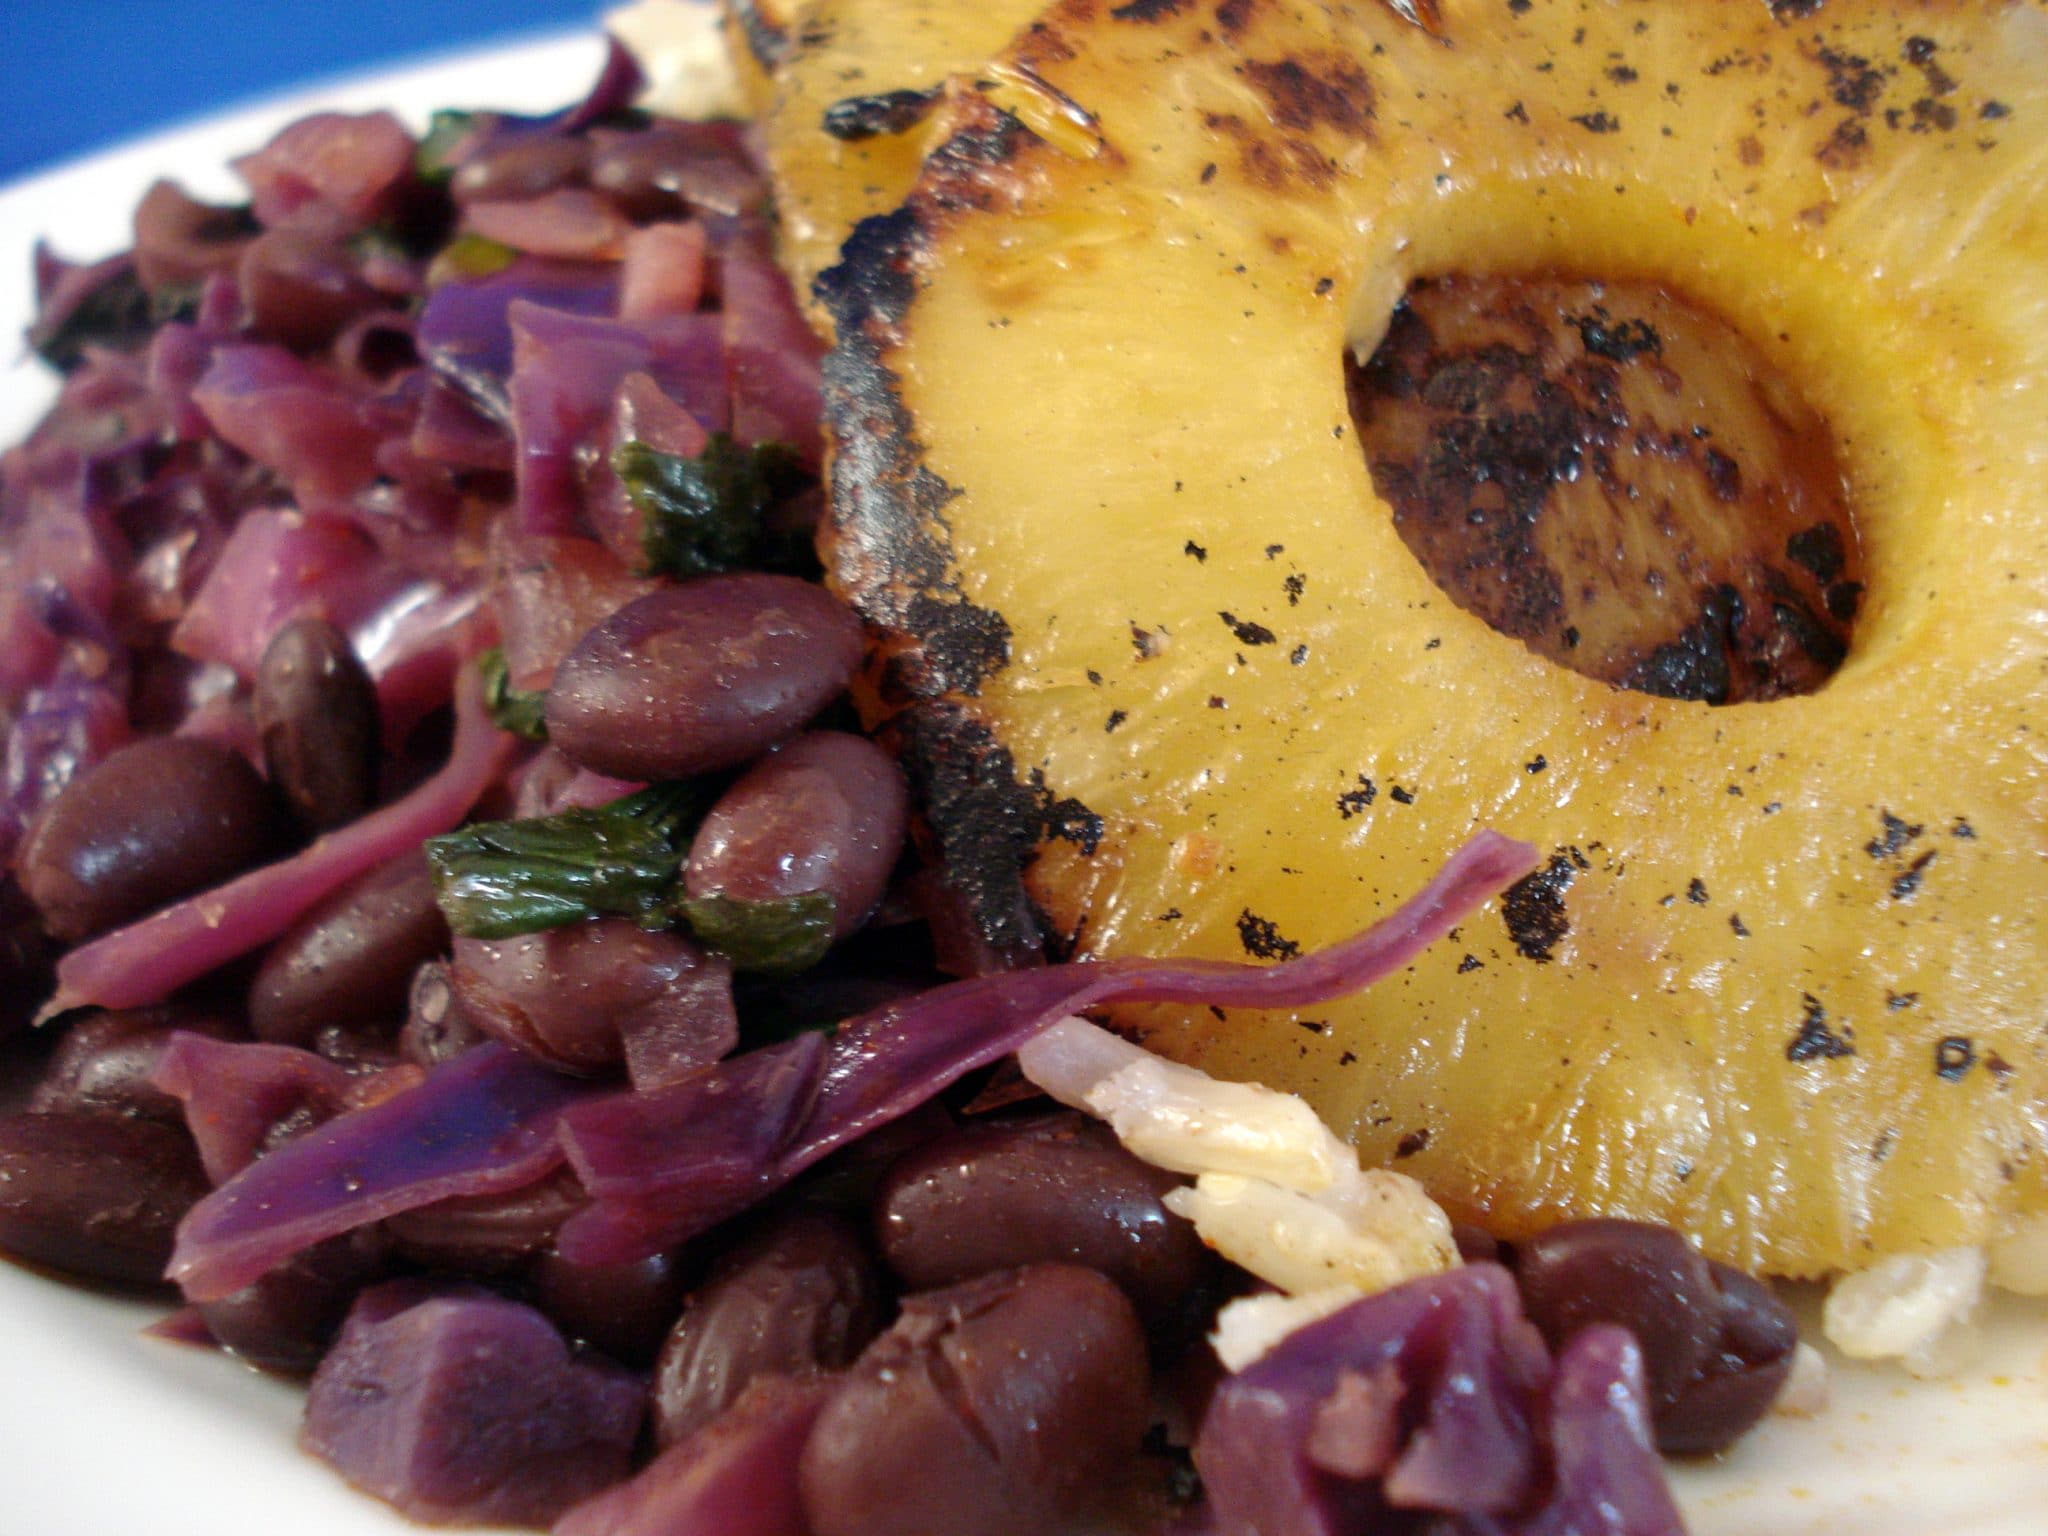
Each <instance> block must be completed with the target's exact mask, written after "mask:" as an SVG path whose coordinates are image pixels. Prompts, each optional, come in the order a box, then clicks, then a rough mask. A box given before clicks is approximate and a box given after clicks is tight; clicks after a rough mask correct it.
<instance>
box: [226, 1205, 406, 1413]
mask: <svg viewBox="0 0 2048 1536" xmlns="http://www.w3.org/2000/svg"><path fill="white" fill-rule="evenodd" d="M384 1268H385V1243H384V1240H383V1236H382V1234H381V1233H379V1232H378V1231H377V1229H376V1228H374V1227H366V1228H363V1229H361V1230H359V1231H356V1232H348V1233H344V1234H343V1235H342V1236H340V1237H332V1238H329V1239H328V1240H327V1241H326V1242H324V1243H316V1244H314V1245H313V1246H312V1247H311V1248H308V1249H306V1250H305V1251H304V1252H303V1253H298V1254H295V1255H293V1256H292V1257H291V1258H289V1259H286V1260H285V1261H284V1262H283V1263H282V1264H280V1265H278V1266H277V1267H276V1268H275V1269H273V1270H271V1271H270V1272H269V1273H268V1274H266V1275H264V1276H263V1277H262V1278H261V1279H259V1280H256V1281H253V1282H252V1283H250V1284H248V1285H245V1286H244V1287H242V1289H241V1290H239V1291H234V1292H232V1293H230V1294H229V1295H226V1296H222V1297H220V1298H219V1299H217V1300H214V1301H202V1302H200V1303H199V1307H198V1310H199V1316H200V1319H201V1321H203V1322H204V1323H205V1324H206V1327H207V1330H208V1331H209V1332H210V1333H212V1335H213V1338H214V1342H215V1343H217V1344H219V1345H220V1347H221V1348H223V1349H225V1350H228V1351H229V1352H231V1353H233V1354H236V1355H239V1356H241V1358H242V1359H244V1360H247V1361H248V1362H249V1363H250V1364H251V1365H256V1366H261V1367H262V1368H263V1369H264V1370H266V1371H281V1372H283V1373H285V1374H286V1375H292V1376H303V1375H307V1374H310V1373H311V1371H312V1369H313V1367H314V1366H316V1365H318V1364H319V1363H320V1357H321V1356H322V1355H323V1354H325V1353H326V1352H327V1346H328V1345H329V1344H330V1343H331V1342H333V1339H334V1335H335V1333H336V1332H337V1331H338V1330H339V1329H340V1327H341V1322H342V1319H343V1318H344V1317H346V1316H347V1315H348V1308H349V1303H350V1302H351V1301H353V1300H354V1299H355V1294H356V1292H357V1291H359V1290H361V1289H362V1288H363V1287H364V1286H365V1285H368V1284H369V1283H371V1282H372V1281H373V1280H376V1279H377V1278H379V1276H381V1275H382V1274H383V1272H384Z"/></svg>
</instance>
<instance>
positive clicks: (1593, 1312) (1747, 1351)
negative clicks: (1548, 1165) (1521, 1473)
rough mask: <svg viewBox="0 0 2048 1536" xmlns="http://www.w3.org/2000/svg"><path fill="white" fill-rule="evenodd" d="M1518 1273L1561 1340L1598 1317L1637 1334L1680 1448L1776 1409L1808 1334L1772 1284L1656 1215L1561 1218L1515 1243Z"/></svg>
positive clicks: (1534, 1312) (1666, 1446) (1706, 1443)
mask: <svg viewBox="0 0 2048 1536" xmlns="http://www.w3.org/2000/svg"><path fill="white" fill-rule="evenodd" d="M1515 1279H1516V1281H1517V1283H1518V1285H1519V1286H1520V1288H1521V1292H1522V1305H1523V1307H1524V1309H1525V1310H1526V1311H1527V1312H1528V1314H1529V1320H1530V1321H1531V1322H1533V1323H1534V1324H1535V1325H1536V1327H1537V1328H1538V1329H1539V1330H1540V1331H1541V1332H1542V1334H1543V1336H1544V1338H1545V1340H1547V1341H1548V1342H1549V1344H1550V1346H1551V1348H1552V1349H1553V1350H1555V1349H1561V1348H1562V1347H1563V1346H1564V1344H1565V1342H1566V1341H1567V1340H1568V1339H1570V1338H1571V1336H1572V1335H1573V1334H1575V1333H1577V1332H1578V1331H1579V1330H1580V1329H1581V1328H1584V1327H1587V1326H1588V1325H1590V1324H1593V1323H1616V1324H1619V1325H1620V1326H1622V1327H1624V1328H1627V1329H1628V1330H1629V1331H1630V1332H1631V1333H1633V1334H1634V1335H1635V1336H1636V1341H1637V1342H1638V1343H1639V1344H1640V1345H1641V1346H1642V1350H1643V1366H1644V1374H1645V1375H1646V1377H1647V1379H1648V1386H1649V1397H1650V1414H1651V1419H1652V1422H1653V1424H1654V1427H1655V1429H1656V1432H1657V1444H1658V1447H1659V1449H1661V1450H1664V1451H1666V1452H1670V1453H1693V1452H1701V1451H1712V1450H1719V1449H1720V1448H1722V1447H1723V1446H1725V1445H1728V1444H1730V1443H1732V1442H1733V1441H1734V1440H1735V1439H1736V1437H1737V1436H1739V1435H1740V1434H1742V1432H1743V1431H1744V1430H1746V1429H1748V1428H1749V1427H1750V1426H1751V1425H1752V1424H1754V1423H1755V1422H1756V1420H1757V1419H1758V1418H1760V1417H1762V1415H1763V1413H1764V1411H1765V1410H1766V1409H1768V1408H1769V1407H1770V1404H1771V1401H1772V1399H1773V1398H1775V1397H1776V1396H1777V1392H1778V1388H1779V1387H1781V1386H1782V1385H1783V1384H1784V1380H1785V1376H1786V1375H1787V1374H1788V1373H1789V1372H1790V1370H1791V1364H1792V1352H1793V1349H1794V1347H1795V1346H1796V1345H1797V1343H1798V1342H1799V1339H1798V1330H1797V1328H1796V1327H1795V1326H1794V1324H1793V1322H1792V1318H1791V1314H1790V1313H1789V1312H1787V1311H1786V1309H1785V1307H1784V1305H1783V1304H1782V1303H1781V1302H1779V1301H1778V1300H1777V1299H1776V1298H1775V1297H1773V1296H1772V1295H1771V1293H1770V1292H1769V1291H1768V1290H1766V1289H1765V1288H1764V1287H1763V1286H1762V1285H1760V1284H1758V1283H1757V1282H1756V1281H1754V1280H1752V1279H1750V1278H1749V1276H1747V1275H1744V1274H1741V1273H1740V1272H1738V1271H1736V1270H1732V1269H1729V1268H1728V1267H1727V1266H1726V1265H1722V1264H1714V1263H1710V1262H1709V1261H1708V1260H1707V1259H1706V1258H1705V1257H1704V1256H1703V1255H1701V1254H1700V1253H1699V1252H1698V1251H1697V1250H1696V1249H1694V1248H1693V1247H1692V1245H1691V1244H1689V1243H1688V1242H1686V1240H1685V1239H1684V1238H1683V1237H1682V1236H1680V1235H1679V1234H1678V1233H1677V1232H1675V1231H1673V1230H1672V1229H1671V1228H1669V1227H1665V1226H1658V1225H1655V1224H1653V1223H1649V1222H1640V1221H1623V1220H1619V1219H1614V1218H1603V1219H1598V1220H1588V1221H1568V1222H1564V1223H1561V1224H1560V1225H1558V1226H1555V1227H1552V1228H1550V1229H1549V1230H1548V1231H1545V1232H1541V1233H1538V1234H1537V1236H1536V1237H1534V1238H1533V1239H1531V1240H1530V1241H1528V1242H1526V1243H1522V1244H1519V1245H1518V1246H1517V1248H1516V1251H1515Z"/></svg>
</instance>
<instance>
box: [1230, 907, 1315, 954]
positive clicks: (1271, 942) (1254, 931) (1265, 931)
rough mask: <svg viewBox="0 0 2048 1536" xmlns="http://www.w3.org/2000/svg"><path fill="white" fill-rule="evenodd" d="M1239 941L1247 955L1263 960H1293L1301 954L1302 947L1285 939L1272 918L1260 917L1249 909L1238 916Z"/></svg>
mask: <svg viewBox="0 0 2048 1536" xmlns="http://www.w3.org/2000/svg"><path fill="white" fill-rule="evenodd" d="M1237 941H1238V942H1239V943H1240V944H1242V945H1243V946H1244V952H1245V953H1246V954H1248V955H1254V956H1257V957H1258V958H1259V959H1261V960H1292V959H1293V958H1294V957H1295V956H1296V955H1298V954H1300V953H1301V946H1300V945H1299V944H1297V943H1295V942H1294V940H1292V939H1289V938H1285V937H1283V936H1282V935H1281V933H1280V930H1279V929H1278V928H1277V927H1275V926H1274V923H1273V920H1272V919H1271V918H1269V917H1260V916H1259V915H1258V914H1257V913H1256V912H1254V911H1252V909H1251V908H1249V907H1246V908H1245V909H1244V910H1243V911H1242V912H1240V913H1238V915H1237Z"/></svg>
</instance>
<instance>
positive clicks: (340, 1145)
mask: <svg viewBox="0 0 2048 1536" xmlns="http://www.w3.org/2000/svg"><path fill="white" fill-rule="evenodd" d="M601 1091H603V1090H600V1089H597V1088H594V1087H593V1086H592V1085H590V1084H589V1083H585V1082H579V1081H578V1080H577V1079H575V1078H571V1077H563V1076H562V1075H560V1074H559V1073H556V1072H551V1071H549V1070H548V1069H547V1068H546V1067H543V1066H541V1065H540V1064H539V1063H538V1062H536V1061H534V1060H533V1059H532V1058H530V1057H527V1056H524V1055H521V1054H520V1053H519V1052H517V1051H513V1050H508V1049H507V1048H505V1047H504V1046H500V1045H479V1046H476V1047H475V1048H473V1049H471V1050H469V1051H465V1052H464V1053H463V1054H462V1055H461V1056H458V1057H457V1058H456V1059H455V1060H453V1061H451V1062H448V1063H447V1064H446V1065H444V1066H441V1067H438V1068H436V1069H435V1070H434V1071H433V1072H431V1073H430V1074H428V1076H427V1079H426V1081H425V1082H423V1083H421V1084H420V1086H419V1087H417V1088H413V1089H410V1090H408V1091H406V1092H404V1093H400V1094H396V1095H394V1096H393V1097H391V1098H389V1099H386V1100H384V1101H383V1102H382V1103H379V1104H374V1105H372V1106H370V1107H369V1108H367V1109H360V1110H357V1111H355V1112H354V1113H352V1114H346V1115H341V1116H338V1117H337V1118H335V1119H333V1120H330V1121H328V1122H327V1123H326V1124H325V1125H323V1126H321V1127H319V1129H317V1130H314V1131H311V1132H308V1133H307V1134H306V1135H303V1136H300V1137H298V1138H296V1139H294V1140H293V1141H291V1142H289V1143H287V1144H286V1145H284V1146H282V1147H279V1148H278V1149H277V1150H276V1151H274V1152H272V1153H271V1154H270V1155H269V1156H267V1157H264V1158H263V1159H261V1160H260V1161H258V1162H254V1163H251V1164H250V1165H249V1166H248V1167H247V1168H246V1169H244V1170H243V1171H242V1172H241V1173H240V1174H238V1175H237V1176H236V1177H234V1178H232V1179H230V1180H229V1181H228V1182H227V1183H225V1184H223V1185H222V1186H221V1187H220V1188H219V1189H216V1190H215V1191H214V1192H213V1193H212V1194H211V1195H209V1196H207V1197H206V1198H205V1199H204V1200H202V1201H200V1202H199V1204H198V1205H196V1206H194V1207H193V1208H192V1211H191V1213H190V1214H189V1215H188V1216H187V1217H186V1218H185V1221H184V1223H183V1224H182V1225H181V1226H180V1227H179V1229H178V1244H177V1248H176V1250H175V1251H174V1252H173V1253H172V1255H171V1264H170V1269H169V1271H168V1274H169V1278H170V1279H172V1280H173V1281H175V1282H177V1283H178V1284H179V1285H181V1286H183V1287H184V1289H185V1294H186V1295H187V1296H188V1297H189V1298H191V1299H192V1300H194V1301H212V1300H215V1299H216V1298H218V1297H221V1296H226V1295H229V1294H230V1293H232V1292H234V1291H238V1290H240V1289H241V1288H242V1287H243V1286H245V1285H247V1284H249V1283H250V1282H251V1281H253V1280H255V1279H257V1278H258V1277H260V1276H261V1275H263V1274H264V1273H265V1272H266V1271H268V1270H269V1269H271V1268H272V1267H274V1266H275V1265H277V1264H279V1263H281V1262H282V1261H284V1260H285V1259H287V1258H290V1257H291V1256H292V1255H293V1254H294V1253H297V1252H299V1251H300V1250H302V1249H305V1248H310V1247H311V1246H312V1245H313V1244H315V1243H317V1242H320V1241H322V1240H324V1239H326V1238H330V1237H335V1236H338V1235H340V1234H341V1233H343V1232H348V1231H352V1230H353V1229H354V1228H356V1227H360V1226H364V1225H367V1224H368V1223H370V1222H373V1221H379V1220H382V1219H383V1218H384V1217H386V1216H392V1215H396V1214H397V1213H398V1212H400V1211H409V1210H414V1209H416V1208H417V1207H419V1206H422V1205H431V1204H432V1203H433V1202H434V1201H436V1200H441V1199H445V1198H447V1197H448V1196H450V1195H487V1194H497V1193H500V1192H502V1191H505V1190H511V1189H521V1188H524V1187H525V1186H526V1185H528V1184H531V1183H533V1182H535V1181H536V1180H538V1179H539V1178H541V1177H542V1176H543V1175H545V1174H547V1173H549V1172H551V1171H552V1170H554V1169H555V1168H557V1167H559V1166H560V1165H561V1161H562V1149H561V1146H560V1143H559V1141H558V1140H557V1137H556V1133H555V1125H556V1121H557V1120H558V1119H559V1118H560V1117H561V1114H562V1111H563V1110H565V1109H567V1108H568V1107H569V1106H570V1105H572V1104H575V1103H577V1102H579V1101H581V1100H582V1099H585V1098H588V1097H589V1096H591V1095H592V1094H594V1093H598V1092H601Z"/></svg>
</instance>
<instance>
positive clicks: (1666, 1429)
mask: <svg viewBox="0 0 2048 1536" xmlns="http://www.w3.org/2000/svg"><path fill="white" fill-rule="evenodd" d="M1711 1268H1712V1270H1713V1274H1714V1286H1715V1289H1717V1290H1718V1291H1719V1292H1720V1293H1721V1337H1720V1339H1719V1340H1718V1341H1717V1342H1716V1344H1715V1346H1714V1352H1713V1354H1712V1356H1711V1357H1710V1358H1709V1359H1708V1361H1707V1364H1706V1367H1705V1368H1704V1369H1703V1370H1702V1371H1701V1372H1700V1374H1699V1375H1698V1376H1696V1377H1694V1378H1693V1380H1692V1381H1691V1382H1689V1383H1688V1384H1687V1385H1686V1386H1684V1387H1683V1388H1681V1389H1680V1390H1679V1393H1678V1396H1677V1398H1676V1399H1675V1400H1674V1401H1673V1402H1672V1403H1671V1404H1670V1405H1669V1406H1668V1407H1666V1408H1665V1409H1664V1410H1663V1411H1662V1412H1660V1413H1659V1414H1657V1416H1656V1428H1657V1447H1658V1449H1659V1450H1662V1451H1664V1452H1665V1453H1666V1454H1667V1455H1673V1456H1689V1455H1706V1454H1709V1453H1711V1452H1714V1451H1718V1450H1722V1449H1724V1448H1725V1447H1727V1446H1729V1445H1732V1444H1733V1443H1734V1442H1735V1441H1736V1440H1737V1439H1738V1438H1740V1437H1741V1436H1742V1435H1743V1434H1744V1433H1745V1432H1746V1431H1748V1430H1749V1429H1750V1428H1751V1427H1752V1426H1753V1425H1755V1424H1756V1423H1757V1422H1758V1421H1759V1420H1760V1419H1762V1418H1763V1416H1764V1415H1765V1414H1766V1413H1768V1412H1770V1409H1771V1404H1772V1403H1774V1402H1776V1401H1777V1398H1778V1393H1779V1392H1780V1391H1781V1390H1783V1388H1784V1385H1785V1379H1786V1378H1787V1377H1788V1376H1790V1375H1791V1374H1792V1355H1793V1351H1794V1350H1796V1349H1797V1348H1798V1347H1799V1329H1798V1326H1797V1324H1795V1323H1794V1322H1793V1320H1792V1314H1791V1312H1790V1311H1789V1310H1787V1308H1786V1306H1785V1304H1784V1303H1783V1302H1781V1301H1779V1300H1778V1298H1777V1297H1775V1296H1773V1295H1772V1294H1771V1292H1770V1291H1769V1289H1768V1288H1767V1287H1765V1286H1764V1285H1763V1284H1762V1283H1760V1282H1759V1281H1757V1280H1754V1279H1752V1278H1751V1277H1750V1276H1748V1275H1745V1274H1744V1273H1743V1272H1742V1271H1741V1270H1739V1269H1731V1268H1730V1267H1729V1266H1728V1265H1726V1264H1714V1265H1712V1266H1711Z"/></svg>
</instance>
